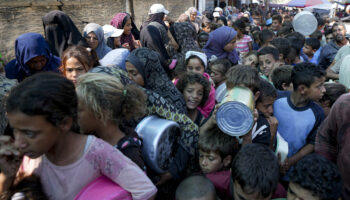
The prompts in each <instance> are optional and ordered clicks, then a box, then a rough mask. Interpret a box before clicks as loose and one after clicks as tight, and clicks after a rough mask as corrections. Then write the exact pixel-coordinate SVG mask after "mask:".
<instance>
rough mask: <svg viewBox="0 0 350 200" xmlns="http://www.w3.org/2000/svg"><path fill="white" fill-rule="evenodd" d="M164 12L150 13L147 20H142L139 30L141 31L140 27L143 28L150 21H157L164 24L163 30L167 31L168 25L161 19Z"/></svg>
mask: <svg viewBox="0 0 350 200" xmlns="http://www.w3.org/2000/svg"><path fill="white" fill-rule="evenodd" d="M164 15H165V14H164V13H155V14H151V15H149V18H148V20H147V21H145V22H143V24H142V25H141V27H140V31H142V28H145V27H146V26H147V25H148V24H150V23H151V22H158V23H160V24H161V25H163V26H164V28H165V30H167V31H168V27H167V26H166V25H165V23H164V21H163V19H164Z"/></svg>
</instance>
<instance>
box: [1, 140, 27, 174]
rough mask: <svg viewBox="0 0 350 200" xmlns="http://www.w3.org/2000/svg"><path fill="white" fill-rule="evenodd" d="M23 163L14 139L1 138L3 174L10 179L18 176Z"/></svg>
mask: <svg viewBox="0 0 350 200" xmlns="http://www.w3.org/2000/svg"><path fill="white" fill-rule="evenodd" d="M21 161H22V157H21V154H20V152H19V151H18V150H17V149H16V148H15V147H14V145H13V141H12V138H11V137H9V136H0V169H1V172H2V173H3V174H4V175H6V176H8V177H14V176H16V173H17V171H18V168H19V166H20V164H21Z"/></svg>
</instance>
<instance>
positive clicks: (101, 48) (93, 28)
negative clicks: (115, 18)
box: [84, 23, 112, 59]
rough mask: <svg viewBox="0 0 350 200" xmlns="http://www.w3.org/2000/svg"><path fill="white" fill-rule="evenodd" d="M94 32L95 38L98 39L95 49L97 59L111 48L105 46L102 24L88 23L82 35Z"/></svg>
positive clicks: (85, 35)
mask: <svg viewBox="0 0 350 200" xmlns="http://www.w3.org/2000/svg"><path fill="white" fill-rule="evenodd" d="M91 32H94V33H95V35H96V37H97V40H98V46H97V48H96V49H95V51H96V53H97V56H98V58H99V59H102V58H103V57H104V56H105V55H106V54H107V53H108V52H110V51H111V50H112V49H111V48H109V47H108V46H107V44H106V43H105V42H104V32H103V29H102V26H100V25H98V24H95V23H89V24H87V25H86V26H85V28H84V37H87V36H88V34H89V33H91Z"/></svg>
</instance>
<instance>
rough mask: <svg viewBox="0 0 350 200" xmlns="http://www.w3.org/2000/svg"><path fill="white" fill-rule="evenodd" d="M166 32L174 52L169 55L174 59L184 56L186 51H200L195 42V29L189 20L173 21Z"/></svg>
mask: <svg viewBox="0 0 350 200" xmlns="http://www.w3.org/2000/svg"><path fill="white" fill-rule="evenodd" d="M169 30H170V32H168V36H169V39H170V40H171V44H172V45H173V47H174V48H175V50H176V51H175V52H173V53H172V55H170V56H171V57H172V58H174V59H180V58H184V57H185V54H186V52H187V51H190V50H192V51H200V48H199V47H198V44H197V43H196V30H195V28H194V27H193V25H192V24H191V23H189V22H180V23H175V24H173V25H172V26H171V27H170V29H169Z"/></svg>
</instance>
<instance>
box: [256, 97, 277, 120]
mask: <svg viewBox="0 0 350 200" xmlns="http://www.w3.org/2000/svg"><path fill="white" fill-rule="evenodd" d="M275 100H276V98H274V97H265V98H263V99H262V102H257V104H256V108H257V109H258V110H259V111H260V112H262V113H263V114H264V115H265V117H267V118H268V117H271V116H272V114H273V103H274V102H275Z"/></svg>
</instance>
